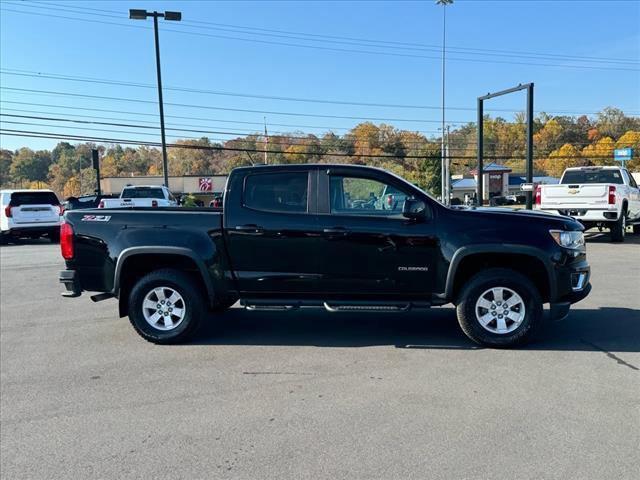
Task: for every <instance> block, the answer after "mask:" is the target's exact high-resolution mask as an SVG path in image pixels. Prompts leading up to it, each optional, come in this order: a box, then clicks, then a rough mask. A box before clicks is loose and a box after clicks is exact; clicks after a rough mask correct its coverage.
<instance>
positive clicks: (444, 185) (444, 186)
mask: <svg viewBox="0 0 640 480" xmlns="http://www.w3.org/2000/svg"><path fill="white" fill-rule="evenodd" d="M452 3H453V0H436V5H442V7H443V8H442V142H441V144H440V158H441V164H440V173H441V176H442V180H441V183H440V188H441V190H442V200H443V203H444V204H445V205H448V204H449V192H448V190H449V185H448V183H449V182H448V178H447V175H448V168H447V167H446V161H447V159H446V154H445V143H444V142H445V139H444V132H445V124H444V122H445V119H444V71H445V70H444V59H445V42H446V38H447V37H446V35H445V34H446V27H447V8H446V7H447V5H451V4H452Z"/></svg>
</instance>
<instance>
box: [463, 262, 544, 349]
mask: <svg viewBox="0 0 640 480" xmlns="http://www.w3.org/2000/svg"><path fill="white" fill-rule="evenodd" d="M494 287H504V288H508V289H510V290H512V291H513V292H515V293H517V294H518V295H519V296H520V297H521V299H522V304H523V305H524V310H525V312H524V318H523V319H522V320H521V322H520V324H519V326H517V327H516V328H515V329H514V330H513V331H512V332H509V333H494V332H491V331H489V330H487V329H486V328H485V327H483V326H482V325H481V323H480V320H479V319H478V318H477V315H476V302H477V301H478V300H479V298H480V297H481V296H482V295H483V293H485V292H486V291H487V290H489V289H491V288H494ZM505 300H508V298H505ZM498 308H506V307H498ZM483 311H484V310H483ZM456 313H457V315H458V323H459V324H460V327H461V328H462V331H463V332H464V333H465V335H467V337H469V338H470V339H471V340H473V341H474V342H476V343H479V344H480V345H484V346H487V347H493V348H505V347H511V346H515V345H522V344H524V343H527V342H529V341H531V340H532V339H533V338H534V337H535V336H536V334H537V333H538V331H539V329H540V328H541V327H542V298H541V296H540V292H539V291H538V289H537V288H536V286H535V285H534V284H533V283H532V282H531V281H530V280H529V279H527V278H526V277H525V276H523V275H522V274H520V273H518V272H516V271H514V270H509V269H506V268H490V269H487V270H485V271H483V272H480V273H478V274H476V275H475V276H473V277H472V278H471V279H470V280H469V281H468V282H467V283H466V285H465V286H464V288H463V289H462V291H461V292H460V295H459V296H458V302H457V309H456ZM487 313H491V312H490V311H489V310H487ZM498 313H499V312H498ZM501 318H502V317H501ZM496 321H497V319H496ZM509 323H510V324H511V325H515V322H512V321H511V320H509Z"/></svg>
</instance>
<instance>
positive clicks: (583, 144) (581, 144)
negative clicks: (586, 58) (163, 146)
mask: <svg viewBox="0 0 640 480" xmlns="http://www.w3.org/2000/svg"><path fill="white" fill-rule="evenodd" d="M5 110H7V109H5ZM8 110H14V111H20V112H21V110H16V109H8ZM34 113H45V114H49V115H51V114H52V113H51V112H34ZM62 115H65V114H62ZM0 116H4V117H11V118H19V119H31V120H45V121H54V122H65V123H77V124H85V125H87V124H89V125H106V126H115V127H125V128H136V129H153V130H158V129H159V128H160V127H158V126H157V125H152V126H149V125H140V124H130V123H122V122H123V121H120V122H118V123H114V122H104V121H102V120H104V118H102V117H88V118H92V119H95V118H100V119H101V120H74V119H69V118H60V117H43V116H34V115H24V114H6V113H0ZM115 120H120V119H115ZM4 122H5V123H19V124H23V125H34V126H55V125H49V124H38V123H25V122H15V121H13V122H11V121H6V120H5V121H4ZM145 123H149V122H145ZM203 128H206V127H203ZM85 129H86V130H93V131H105V132H115V133H125V132H123V131H122V130H106V129H92V128H85ZM167 130H170V131H178V132H189V133H201V134H214V135H230V136H242V135H244V136H249V137H251V136H253V137H256V138H258V137H261V136H262V134H261V133H260V132H258V131H250V133H249V134H247V133H246V132H235V131H233V132H230V131H219V130H195V129H187V128H172V127H169V128H167ZM398 134H399V135H401V134H402V131H400V132H398ZM143 135H149V134H146V133H144V134H143ZM151 135H153V134H151ZM455 135H456V133H455V132H454V137H455ZM171 136H172V137H174V138H179V136H178V135H171ZM277 137H280V138H279V139H277V140H276V143H277V144H278V145H280V146H282V145H288V146H292V145H295V146H308V147H318V146H319V143H304V142H299V141H296V142H290V141H289V142H282V139H283V138H284V139H286V140H292V139H293V140H311V139H312V137H311V136H309V135H305V136H296V135H292V134H288V133H284V134H282V135H277ZM313 137H315V136H313ZM182 138H186V139H191V140H195V139H199V138H201V137H192V136H191V137H188V136H184V137H182ZM315 138H316V139H317V140H318V142H320V141H321V138H318V137H315ZM214 140H220V141H228V139H222V138H214ZM338 140H339V141H340V140H348V139H347V138H344V137H343V138H340V137H338ZM398 140H399V141H400V143H401V145H402V146H403V147H405V148H407V147H408V148H412V146H413V148H415V146H416V145H418V146H419V147H424V146H426V145H429V144H431V143H433V142H430V141H429V139H427V138H426V137H424V139H423V140H415V141H408V140H406V139H401V138H400V139H398ZM465 141H466V142H467V143H466V146H464V145H465V144H463V145H457V146H456V145H454V146H452V147H450V149H451V150H458V151H460V150H462V151H468V150H473V147H475V138H474V137H473V136H472V137H471V138H466V139H465ZM501 143H502V142H500V141H499V140H494V141H491V140H487V141H486V142H485V144H486V145H488V146H491V145H493V146H498V145H501ZM567 143H568V142H563V141H559V142H545V145H546V146H547V147H559V146H562V145H565V144H567ZM569 144H570V145H573V146H577V147H582V148H584V147H586V146H589V145H593V143H592V142H588V141H586V142H570V143H569ZM536 148H540V147H539V146H536Z"/></svg>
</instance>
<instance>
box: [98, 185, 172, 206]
mask: <svg viewBox="0 0 640 480" xmlns="http://www.w3.org/2000/svg"><path fill="white" fill-rule="evenodd" d="M177 204H178V202H177V201H176V199H175V198H174V197H173V195H172V194H171V192H170V191H169V189H168V188H167V187H165V186H161V187H159V186H155V185H136V186H127V187H124V188H123V189H122V193H120V198H105V199H102V200H101V201H100V203H99V204H98V208H126V207H175V206H176V205H177Z"/></svg>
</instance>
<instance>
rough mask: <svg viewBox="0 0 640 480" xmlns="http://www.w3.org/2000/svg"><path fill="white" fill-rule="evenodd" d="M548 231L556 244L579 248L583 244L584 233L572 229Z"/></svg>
mask: <svg viewBox="0 0 640 480" xmlns="http://www.w3.org/2000/svg"><path fill="white" fill-rule="evenodd" d="M549 233H550V234H551V236H552V237H553V239H554V240H555V241H556V243H557V244H558V245H560V246H561V247H564V248H580V247H582V246H583V245H584V234H583V233H582V232H577V231H572V232H564V231H562V230H549Z"/></svg>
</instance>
